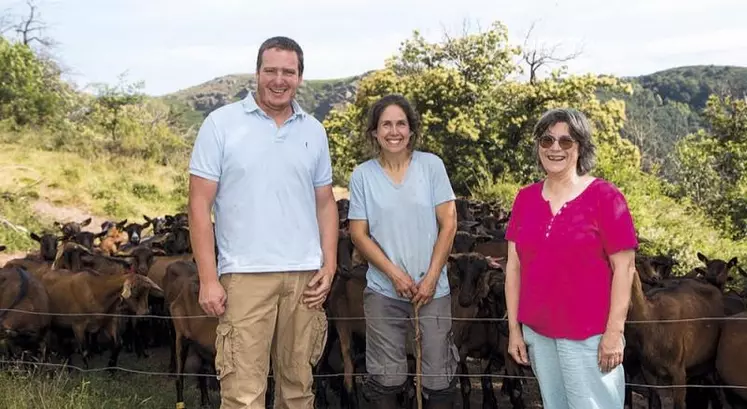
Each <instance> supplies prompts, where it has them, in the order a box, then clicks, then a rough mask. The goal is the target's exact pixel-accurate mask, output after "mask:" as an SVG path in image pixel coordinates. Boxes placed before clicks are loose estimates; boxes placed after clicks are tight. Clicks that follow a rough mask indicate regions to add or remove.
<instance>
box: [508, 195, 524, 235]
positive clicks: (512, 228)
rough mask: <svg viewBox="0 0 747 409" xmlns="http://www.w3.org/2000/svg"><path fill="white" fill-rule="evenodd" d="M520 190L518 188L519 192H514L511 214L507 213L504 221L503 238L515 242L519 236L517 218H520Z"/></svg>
mask: <svg viewBox="0 0 747 409" xmlns="http://www.w3.org/2000/svg"><path fill="white" fill-rule="evenodd" d="M522 192H523V190H519V192H518V193H517V194H516V197H515V198H514V204H513V205H512V206H511V214H510V215H509V217H508V222H507V223H506V234H505V238H506V240H507V241H513V242H514V243H516V241H517V239H518V237H519V229H520V226H519V220H521V202H522Z"/></svg>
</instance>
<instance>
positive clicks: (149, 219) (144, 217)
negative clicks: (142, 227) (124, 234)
mask: <svg viewBox="0 0 747 409" xmlns="http://www.w3.org/2000/svg"><path fill="white" fill-rule="evenodd" d="M143 219H145V221H147V222H148V223H150V222H152V221H153V219H151V218H150V217H148V216H146V215H143Z"/></svg>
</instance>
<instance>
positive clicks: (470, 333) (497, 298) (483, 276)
mask: <svg viewBox="0 0 747 409" xmlns="http://www.w3.org/2000/svg"><path fill="white" fill-rule="evenodd" d="M502 262H503V260H497V259H491V258H488V257H485V256H483V255H481V254H479V253H464V254H452V255H450V256H449V284H450V286H451V296H452V316H453V318H454V322H453V325H452V332H453V334H454V343H455V344H456V346H457V348H458V349H459V357H460V359H459V361H460V362H459V372H460V373H461V375H460V389H461V392H462V407H463V408H465V409H468V408H469V407H470V399H469V396H470V393H471V389H472V387H471V383H470V380H469V377H468V375H469V372H468V370H467V365H466V360H467V357H472V358H477V359H485V360H487V361H488V365H487V367H486V368H485V372H486V373H490V372H491V369H499V368H500V367H501V366H505V370H506V373H509V372H510V373H511V375H517V374H519V373H520V372H521V369H520V367H519V366H518V364H516V363H515V362H513V361H512V360H511V358H510V356H509V355H508V338H507V337H508V327H507V326H506V325H505V323H503V324H502V323H498V322H475V321H470V320H469V319H471V318H477V319H479V318H500V317H503V316H504V315H505V312H506V305H505V304H506V303H505V296H504V287H503V285H504V280H505V278H504V277H505V275H504V268H505V267H504V264H503V263H502ZM481 385H482V395H483V408H490V407H492V408H494V407H497V401H496V399H495V393H494V392H493V383H492V380H491V378H490V376H483V377H481ZM502 391H503V392H504V393H506V394H508V395H509V397H510V400H511V404H512V406H513V407H514V408H515V409H519V408H523V407H524V402H523V400H522V388H521V383H520V382H518V381H515V380H513V379H506V380H504V382H503V387H502Z"/></svg>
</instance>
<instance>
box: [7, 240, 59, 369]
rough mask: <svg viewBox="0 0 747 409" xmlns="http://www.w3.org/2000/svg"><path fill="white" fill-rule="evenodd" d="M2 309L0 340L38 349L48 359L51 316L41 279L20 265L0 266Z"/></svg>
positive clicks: (42, 358)
mask: <svg viewBox="0 0 747 409" xmlns="http://www.w3.org/2000/svg"><path fill="white" fill-rule="evenodd" d="M4 248H5V246H0V251H2V249H4ZM0 308H1V309H2V310H0V339H3V340H8V341H10V343H11V349H12V347H14V346H18V347H21V348H25V347H28V348H38V352H39V353H40V358H41V360H42V361H45V360H46V355H47V346H48V345H49V338H48V332H47V331H48V329H49V324H50V321H51V317H50V316H49V315H48V314H46V313H48V312H49V297H48V296H47V290H46V289H45V288H44V285H43V284H42V283H41V281H39V280H38V279H37V278H35V277H34V276H32V275H30V274H29V273H28V272H27V271H26V270H24V269H23V268H20V267H16V268H4V269H0ZM23 311H26V312H28V313H24V312H23ZM30 313H31V314H30Z"/></svg>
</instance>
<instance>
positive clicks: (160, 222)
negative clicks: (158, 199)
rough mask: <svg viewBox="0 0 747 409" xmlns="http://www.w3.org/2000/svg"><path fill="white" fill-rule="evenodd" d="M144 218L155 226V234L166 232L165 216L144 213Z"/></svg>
mask: <svg viewBox="0 0 747 409" xmlns="http://www.w3.org/2000/svg"><path fill="white" fill-rule="evenodd" d="M143 219H145V221H146V222H148V223H149V224H150V225H151V226H152V227H153V235H154V236H157V235H160V234H162V233H166V219H165V218H163V217H154V218H150V217H148V216H146V215H143Z"/></svg>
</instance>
